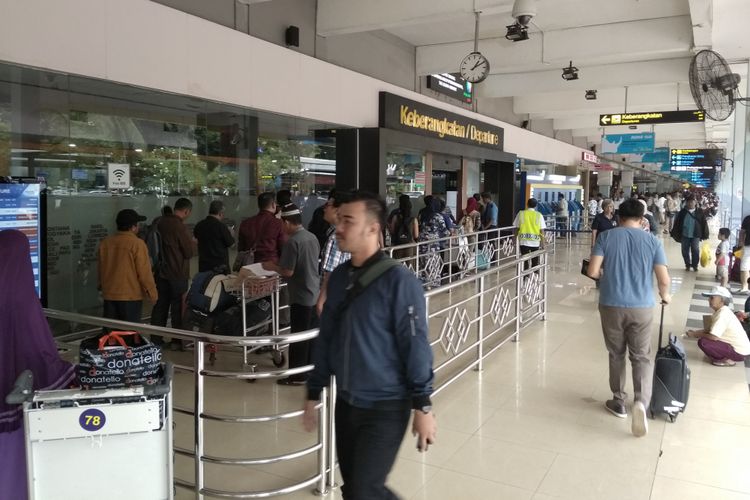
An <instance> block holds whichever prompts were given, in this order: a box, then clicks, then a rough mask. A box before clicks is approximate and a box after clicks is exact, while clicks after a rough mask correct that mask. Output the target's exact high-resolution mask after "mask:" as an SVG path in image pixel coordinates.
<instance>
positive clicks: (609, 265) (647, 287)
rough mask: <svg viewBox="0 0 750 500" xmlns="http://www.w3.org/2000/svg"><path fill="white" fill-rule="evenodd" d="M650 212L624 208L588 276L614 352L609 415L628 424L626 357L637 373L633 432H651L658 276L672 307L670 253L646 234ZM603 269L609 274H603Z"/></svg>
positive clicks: (634, 204)
mask: <svg viewBox="0 0 750 500" xmlns="http://www.w3.org/2000/svg"><path fill="white" fill-rule="evenodd" d="M643 214H644V207H643V205H642V204H641V203H640V202H639V201H638V200H635V199H632V198H631V199H629V200H627V201H624V202H623V203H622V204H621V205H620V226H619V227H617V228H615V229H610V230H609V231H607V232H605V233H603V234H602V235H601V236H599V238H597V241H596V243H595V245H594V249H593V251H592V253H591V258H590V262H589V269H588V273H589V276H590V277H591V278H595V279H600V280H601V282H600V294H599V313H600V315H601V322H602V331H603V333H604V343H605V345H606V347H607V351H608V352H609V386H610V389H611V390H612V399H610V400H608V401H607V402H606V403H605V407H606V409H607V410H608V411H609V412H610V413H612V414H613V415H615V416H616V417H620V418H626V417H627V416H628V412H627V409H626V406H625V400H626V398H627V394H626V393H625V368H626V365H625V354H626V353H629V357H630V364H631V366H632V370H633V390H634V392H635V401H634V403H633V421H632V428H631V429H632V432H633V435H634V436H637V437H641V436H644V435H645V434H646V433H647V432H648V423H647V421H646V408H647V407H648V405H649V403H650V401H651V388H652V385H651V384H652V375H653V362H652V360H651V321H652V319H653V315H654V311H653V308H654V290H653V276H652V273H656V278H657V282H658V284H659V295H660V296H661V300H662V303H665V304H666V303H669V300H670V296H669V272H668V271H667V259H666V256H665V255H664V248H663V247H662V244H661V242H660V241H659V240H657V239H656V238H654V237H653V236H652V235H651V233H648V232H645V231H643V229H641V219H642V218H643ZM602 267H605V268H606V269H607V272H606V273H605V274H602V273H601V269H602Z"/></svg>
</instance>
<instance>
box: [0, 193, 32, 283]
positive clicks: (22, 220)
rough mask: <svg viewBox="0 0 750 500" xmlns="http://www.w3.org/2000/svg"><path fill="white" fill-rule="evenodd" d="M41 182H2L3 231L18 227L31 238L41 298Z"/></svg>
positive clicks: (0, 217) (0, 216)
mask: <svg viewBox="0 0 750 500" xmlns="http://www.w3.org/2000/svg"><path fill="white" fill-rule="evenodd" d="M41 190H42V186H41V184H0V231H2V230H3V229H16V230H18V231H21V232H22V233H23V234H25V235H26V237H27V238H28V239H29V248H30V257H31V268H32V269H33V271H34V287H35V288H36V292H37V295H39V297H40V298H41V296H42V295H41V279H42V276H41V272H40V270H41V265H42V260H41V255H42V252H41V234H42V227H41V222H42V221H41V217H40V212H41V198H40V195H41Z"/></svg>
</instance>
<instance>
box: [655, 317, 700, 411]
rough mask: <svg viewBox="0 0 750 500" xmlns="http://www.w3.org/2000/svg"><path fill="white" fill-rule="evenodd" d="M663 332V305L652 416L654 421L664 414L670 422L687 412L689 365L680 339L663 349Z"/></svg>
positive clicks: (672, 337)
mask: <svg viewBox="0 0 750 500" xmlns="http://www.w3.org/2000/svg"><path fill="white" fill-rule="evenodd" d="M663 330H664V304H662V306H661V320H660V321H659V349H658V350H657V351H656V360H655V361H654V386H653V392H652V394H651V405H650V406H649V412H650V413H651V418H654V417H655V416H656V415H660V414H662V413H663V414H665V415H667V416H668V417H669V420H670V421H671V422H674V421H675V419H676V418H677V415H678V414H680V413H682V412H684V411H685V407H686V406H687V402H688V395H689V393H690V368H689V367H688V365H687V357H686V355H685V348H684V347H683V346H682V344H681V343H680V341H679V339H678V338H677V337H676V336H674V335H671V334H670V335H669V336H668V337H669V338H668V341H667V345H665V346H663V347H662V331H663Z"/></svg>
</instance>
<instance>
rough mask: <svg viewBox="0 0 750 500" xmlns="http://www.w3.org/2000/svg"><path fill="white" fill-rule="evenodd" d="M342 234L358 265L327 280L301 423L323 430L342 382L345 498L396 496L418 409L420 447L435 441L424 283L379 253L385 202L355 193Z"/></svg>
mask: <svg viewBox="0 0 750 500" xmlns="http://www.w3.org/2000/svg"><path fill="white" fill-rule="evenodd" d="M338 217H339V224H338V226H337V227H336V237H337V238H338V240H339V245H340V246H341V249H342V250H345V251H348V252H350V253H351V255H352V259H351V261H349V262H347V263H344V264H342V265H340V266H339V267H337V268H336V270H335V271H333V273H332V274H331V278H330V280H329V283H328V300H327V301H326V303H325V307H324V309H323V316H322V318H321V324H320V336H319V337H318V338H317V339H316V341H315V345H314V347H313V359H312V361H313V363H314V366H315V367H314V369H313V371H312V372H311V373H310V378H309V379H308V382H307V398H306V402H305V408H304V415H303V425H304V427H305V429H306V430H307V431H312V430H314V429H316V428H317V423H316V420H317V410H316V408H315V406H316V405H317V403H318V400H319V399H320V393H321V391H322V389H323V387H325V386H327V385H328V383H329V380H330V376H331V375H336V379H337V400H336V419H335V422H336V450H337V452H338V459H339V469H340V470H341V476H342V478H343V480H344V481H343V482H344V485H343V487H342V492H343V496H344V498H345V499H360V498H383V499H385V498H396V497H395V495H394V494H393V492H391V491H390V490H389V489H388V488H387V487H386V485H385V482H386V479H387V476H388V473H389V472H390V470H391V467H392V466H393V463H394V461H395V459H396V454H397V453H398V449H399V446H400V445H401V441H402V440H403V437H404V433H405V431H406V428H407V425H408V423H409V419H410V417H412V414H413V421H412V428H411V429H412V434H413V435H415V436H417V443H416V444H417V448H418V449H419V450H420V451H427V448H428V446H429V445H431V444H433V443H434V440H435V432H436V428H437V427H436V424H435V417H434V415H433V413H432V403H431V402H430V395H431V394H432V382H433V378H434V375H433V372H432V349H431V348H430V344H429V341H428V328H427V311H426V308H425V301H424V292H423V290H422V283H421V282H420V281H419V279H417V277H416V276H415V275H414V274H413V273H412V272H411V271H409V270H408V269H406V268H405V267H404V266H401V265H399V264H398V263H397V262H396V261H394V260H392V259H389V258H387V257H386V256H385V255H384V254H383V252H381V251H380V248H379V247H380V235H381V234H382V228H383V226H384V225H385V203H383V201H382V199H380V198H379V197H378V196H377V195H373V194H369V193H362V192H357V193H355V194H354V195H353V196H352V197H351V198H349V199H347V200H345V201H344V203H343V204H342V205H341V206H340V207H339V213H338Z"/></svg>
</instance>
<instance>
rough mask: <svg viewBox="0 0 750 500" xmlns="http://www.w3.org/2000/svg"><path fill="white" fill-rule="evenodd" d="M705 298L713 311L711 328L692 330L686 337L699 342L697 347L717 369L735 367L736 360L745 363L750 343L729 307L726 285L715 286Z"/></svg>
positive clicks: (749, 351)
mask: <svg viewBox="0 0 750 500" xmlns="http://www.w3.org/2000/svg"><path fill="white" fill-rule="evenodd" d="M703 296H704V297H708V305H709V306H710V307H711V309H713V310H714V314H713V316H712V317H711V328H710V329H708V330H689V331H688V332H686V335H687V336H688V337H691V338H695V339H698V347H700V349H701V351H703V353H704V354H705V355H706V356H708V357H709V359H711V364H713V365H714V366H734V365H735V363H736V362H737V361H744V360H745V356H747V355H750V340H748V338H747V334H746V333H745V330H744V328H742V323H740V320H738V319H737V317H736V316H735V315H734V313H733V312H732V310H731V309H730V308H729V304H731V303H732V294H731V293H729V290H727V289H726V288H724V287H723V286H715V287H713V288H712V289H711V291H710V292H704V293H703Z"/></svg>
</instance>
